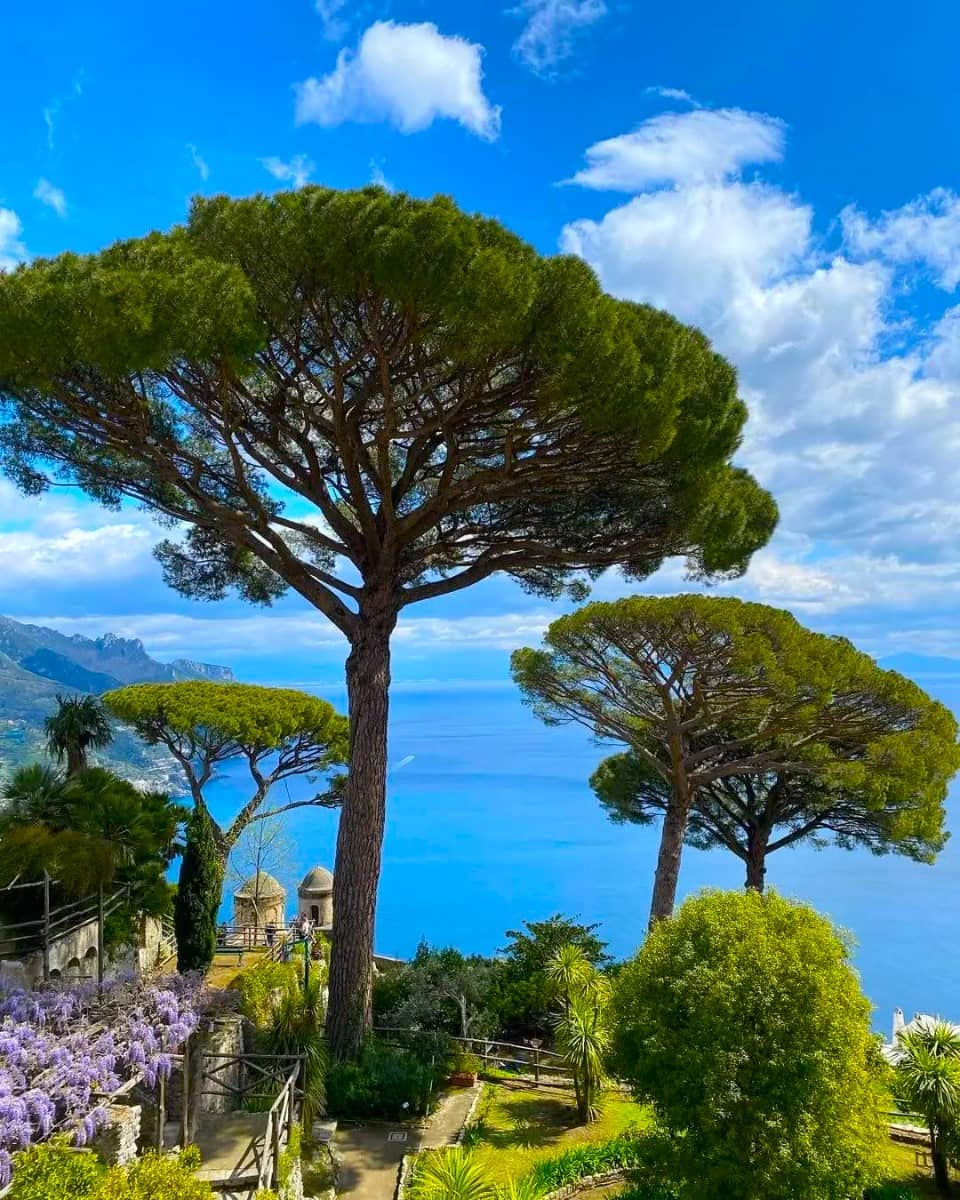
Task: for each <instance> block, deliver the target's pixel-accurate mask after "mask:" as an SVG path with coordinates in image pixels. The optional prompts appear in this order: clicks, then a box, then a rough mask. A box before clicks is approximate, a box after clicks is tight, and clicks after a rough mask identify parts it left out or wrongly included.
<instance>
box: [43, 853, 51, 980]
mask: <svg viewBox="0 0 960 1200" xmlns="http://www.w3.org/2000/svg"><path fill="white" fill-rule="evenodd" d="M43 982H44V983H49V982H50V874H49V872H48V871H44V873H43Z"/></svg>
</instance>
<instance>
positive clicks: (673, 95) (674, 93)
mask: <svg viewBox="0 0 960 1200" xmlns="http://www.w3.org/2000/svg"><path fill="white" fill-rule="evenodd" d="M646 91H647V95H648V96H662V97H663V98H664V100H682V101H683V102H684V103H685V104H692V105H693V106H694V108H699V107H700V105H699V104H698V103H697V101H696V100H694V98H693V97H692V96H691V95H690V93H689V92H688V91H687V89H686V88H674V87H660V86H655V87H648V88H647V89H646Z"/></svg>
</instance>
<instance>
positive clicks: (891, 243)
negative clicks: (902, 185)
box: [840, 188, 960, 292]
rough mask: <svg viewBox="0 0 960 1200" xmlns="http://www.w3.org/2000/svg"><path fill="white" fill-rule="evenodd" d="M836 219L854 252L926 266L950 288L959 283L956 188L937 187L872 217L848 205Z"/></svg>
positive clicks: (959, 217) (959, 224) (959, 211)
mask: <svg viewBox="0 0 960 1200" xmlns="http://www.w3.org/2000/svg"><path fill="white" fill-rule="evenodd" d="M840 220H841V223H842V225H843V233H844V238H845V239H846V243H847V246H848V247H849V249H850V251H851V252H852V253H854V254H857V255H862V256H869V255H876V256H878V257H881V258H884V259H887V260H888V261H889V262H892V263H897V264H900V265H904V266H920V265H922V266H925V267H927V268H928V269H930V270H931V271H932V272H933V273H934V275H935V276H936V279H937V282H938V283H939V285H940V287H942V288H944V289H945V290H946V291H948V292H952V291H954V290H955V289H956V287H957V284H960V196H958V195H957V194H956V193H955V192H951V191H949V190H948V189H947V188H935V189H934V190H933V191H932V192H930V193H929V194H928V195H926V196H921V197H919V198H918V199H916V200H912V201H911V202H910V203H909V204H905V205H903V207H902V208H897V209H894V210H893V211H892V212H884V213H881V214H880V216H879V217H878V218H877V219H876V220H870V218H869V217H867V216H865V215H864V214H863V213H862V212H860V210H859V209H857V208H856V207H855V206H853V205H851V206H849V207H848V208H845V209H844V210H843V212H842V213H841V214H840Z"/></svg>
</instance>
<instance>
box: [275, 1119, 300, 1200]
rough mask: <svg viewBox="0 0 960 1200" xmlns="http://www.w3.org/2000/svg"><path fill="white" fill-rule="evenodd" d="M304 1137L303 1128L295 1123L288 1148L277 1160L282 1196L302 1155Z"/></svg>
mask: <svg viewBox="0 0 960 1200" xmlns="http://www.w3.org/2000/svg"><path fill="white" fill-rule="evenodd" d="M302 1138H303V1134H302V1131H301V1128H300V1126H299V1125H298V1124H294V1125H293V1126H292V1127H291V1129H290V1137H289V1139H288V1141H287V1145H286V1149H285V1150H284V1151H283V1153H282V1154H281V1155H280V1158H279V1160H278V1162H277V1181H278V1183H279V1185H280V1195H281V1196H282V1195H283V1194H284V1192H285V1191H286V1189H287V1184H288V1183H289V1182H290V1176H291V1174H292V1172H293V1168H294V1165H295V1164H296V1161H297V1159H298V1158H299V1157H300V1145H301V1141H302Z"/></svg>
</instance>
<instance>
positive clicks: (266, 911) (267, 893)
mask: <svg viewBox="0 0 960 1200" xmlns="http://www.w3.org/2000/svg"><path fill="white" fill-rule="evenodd" d="M286 920H287V893H286V892H285V891H284V890H283V886H282V885H281V884H280V883H279V882H278V881H277V880H276V879H274V877H273V876H272V875H269V874H267V872H266V871H257V873H256V874H255V875H251V876H250V878H249V879H248V880H247V881H246V882H245V883H243V884H241V885H240V887H239V888H237V890H236V891H235V892H234V893H233V923H234V925H241V926H253V927H254V928H255V929H263V928H264V927H265V926H267V925H275V926H276V927H277V928H278V929H282V928H283V927H284V925H285V924H286Z"/></svg>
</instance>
